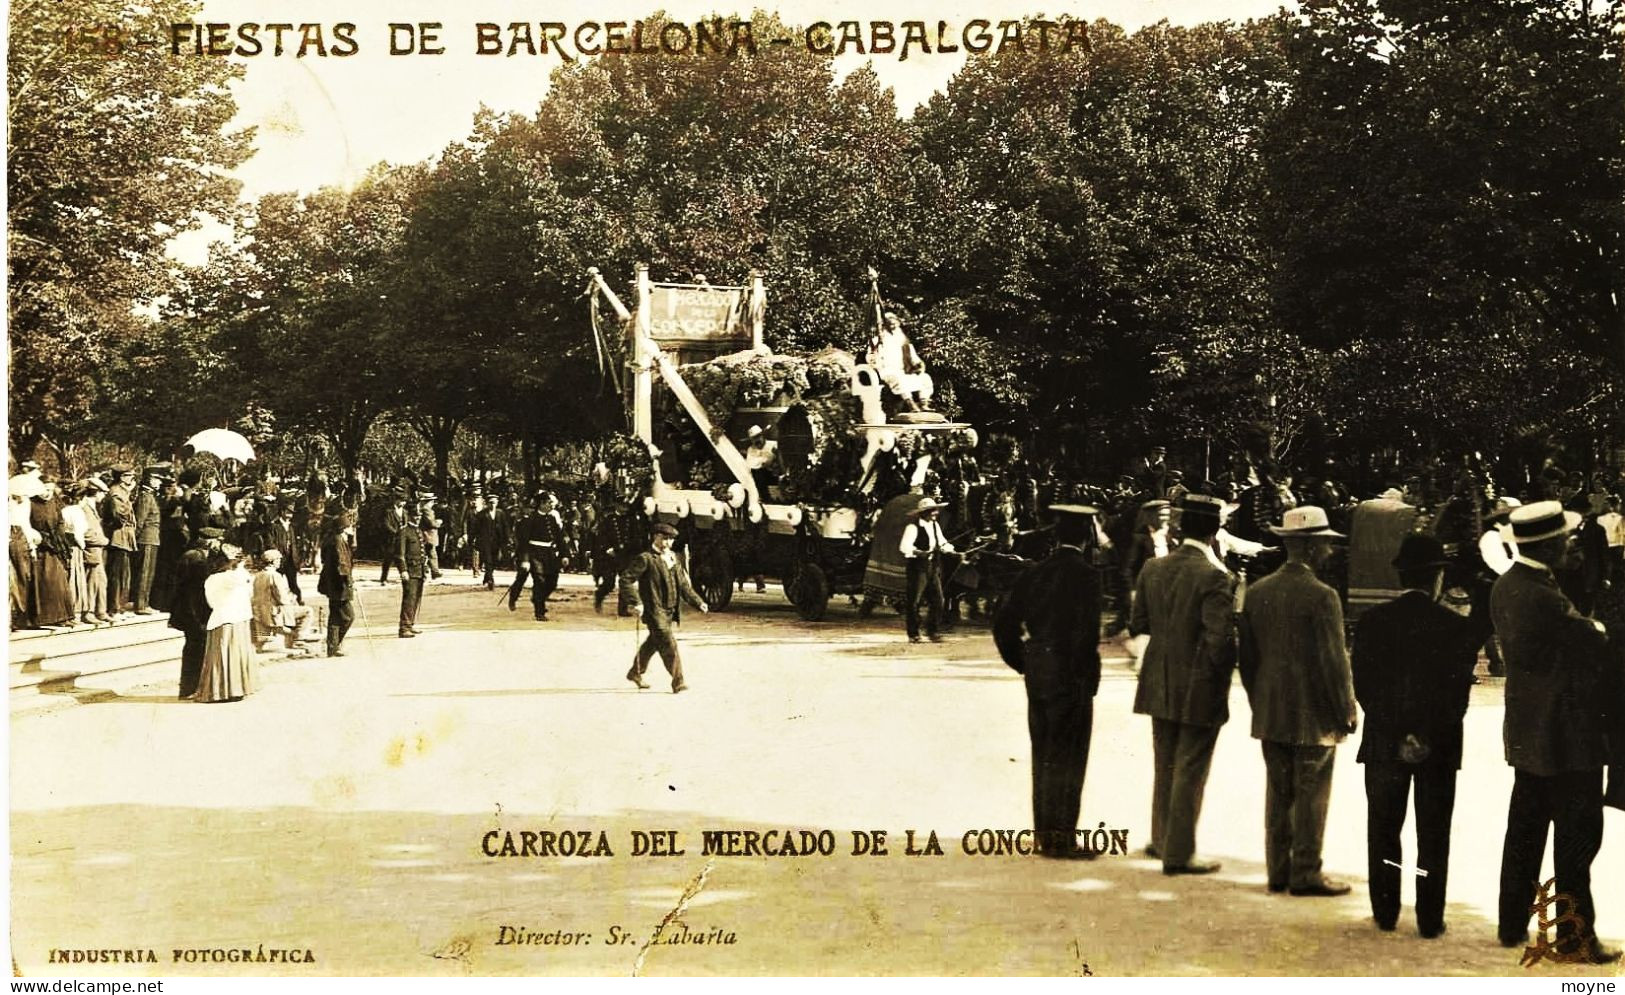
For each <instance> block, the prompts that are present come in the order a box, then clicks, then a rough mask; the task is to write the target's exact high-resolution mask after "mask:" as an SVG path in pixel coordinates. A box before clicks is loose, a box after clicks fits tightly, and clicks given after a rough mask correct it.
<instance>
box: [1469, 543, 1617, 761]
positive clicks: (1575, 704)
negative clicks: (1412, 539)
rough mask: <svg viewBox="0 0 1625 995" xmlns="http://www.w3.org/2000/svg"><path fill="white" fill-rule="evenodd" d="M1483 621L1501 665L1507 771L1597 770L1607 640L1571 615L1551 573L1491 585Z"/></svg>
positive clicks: (1604, 750)
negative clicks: (1488, 623)
mask: <svg viewBox="0 0 1625 995" xmlns="http://www.w3.org/2000/svg"><path fill="white" fill-rule="evenodd" d="M1490 616H1491V618H1492V619H1493V620H1494V622H1495V633H1496V635H1497V636H1499V637H1500V639H1501V654H1502V656H1504V657H1505V658H1506V667H1507V684H1506V719H1505V725H1504V727H1503V728H1504V739H1505V743H1506V758H1507V763H1508V764H1510V765H1511V766H1513V767H1515V768H1517V769H1518V770H1521V771H1524V772H1526V773H1530V774H1537V775H1540V776H1542V777H1552V776H1555V775H1557V774H1562V773H1565V772H1570V771H1586V770H1597V769H1598V768H1600V767H1602V766H1604V765H1605V764H1606V763H1607V762H1608V747H1609V744H1608V735H1607V733H1608V729H1607V723H1608V717H1607V713H1608V701H1607V690H1608V684H1607V679H1606V675H1605V668H1606V667H1607V665H1608V663H1607V661H1609V660H1610V659H1611V657H1610V654H1609V652H1608V650H1609V647H1608V637H1607V636H1605V635H1603V633H1601V632H1599V631H1597V628H1596V626H1594V625H1593V624H1592V622H1591V620H1590V619H1587V618H1585V617H1583V616H1582V615H1580V613H1579V612H1577V611H1575V609H1574V605H1573V604H1572V603H1571V602H1570V601H1569V599H1568V598H1566V597H1564V596H1563V592H1562V591H1560V590H1558V587H1557V581H1556V580H1555V579H1553V577H1552V574H1551V572H1550V571H1546V570H1538V569H1536V568H1534V567H1530V566H1526V565H1524V564H1522V563H1514V564H1513V565H1512V569H1510V570H1508V571H1507V572H1506V573H1505V574H1502V575H1501V577H1500V579H1499V580H1497V581H1496V582H1495V588H1494V589H1493V590H1492V591H1491V592H1490ZM1613 721H1614V723H1615V724H1616V725H1617V724H1618V722H1619V721H1620V719H1619V717H1618V716H1615V717H1614V719H1613ZM1616 735H1618V733H1617V732H1616Z"/></svg>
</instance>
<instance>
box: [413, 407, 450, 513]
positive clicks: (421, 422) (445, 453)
mask: <svg viewBox="0 0 1625 995" xmlns="http://www.w3.org/2000/svg"><path fill="white" fill-rule="evenodd" d="M406 422H407V424H408V425H411V426H412V431H414V432H416V433H417V434H418V435H420V436H422V437H423V441H424V442H426V443H428V444H429V448H430V449H431V450H433V451H434V477H435V486H436V487H438V488H439V492H438V493H441V494H444V493H446V491H447V489H448V487H449V485H450V483H451V480H450V478H451V448H452V445H453V444H454V443H455V442H456V440H457V429H458V427H459V426H460V425H462V423H463V419H462V418H460V417H458V416H454V415H408V416H407V419H406Z"/></svg>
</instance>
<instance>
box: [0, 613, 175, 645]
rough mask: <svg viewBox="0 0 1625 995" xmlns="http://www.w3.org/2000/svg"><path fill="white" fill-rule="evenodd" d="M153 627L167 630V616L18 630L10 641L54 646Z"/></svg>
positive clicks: (127, 616) (153, 615)
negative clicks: (90, 637) (96, 636)
mask: <svg viewBox="0 0 1625 995" xmlns="http://www.w3.org/2000/svg"><path fill="white" fill-rule="evenodd" d="M153 626H156V627H158V628H160V629H164V628H168V627H169V615H168V614H167V613H165V612H156V613H154V614H152V615H125V616H123V617H121V618H119V619H118V620H117V621H115V622H113V623H112V624H108V623H106V622H102V623H98V624H97V625H95V626H94V627H92V626H87V625H80V626H75V627H74V628H72V629H19V630H18V631H16V632H13V633H12V634H11V638H10V641H11V644H12V645H14V646H38V645H39V644H41V643H46V642H49V643H52V644H53V645H56V644H61V643H63V642H64V641H66V642H70V643H71V642H76V641H78V640H80V639H84V638H85V637H87V636H92V635H96V634H106V633H109V632H124V633H131V632H138V631H140V630H142V629H146V628H150V627H153Z"/></svg>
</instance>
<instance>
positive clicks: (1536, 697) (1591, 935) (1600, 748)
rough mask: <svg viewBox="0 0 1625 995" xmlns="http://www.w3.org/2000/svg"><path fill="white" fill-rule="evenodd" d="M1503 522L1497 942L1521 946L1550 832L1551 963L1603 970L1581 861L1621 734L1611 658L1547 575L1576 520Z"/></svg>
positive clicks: (1498, 589) (1591, 854)
mask: <svg viewBox="0 0 1625 995" xmlns="http://www.w3.org/2000/svg"><path fill="white" fill-rule="evenodd" d="M1510 517H1511V523H1512V534H1513V538H1514V539H1515V540H1516V541H1517V544H1518V555H1517V558H1516V560H1515V562H1514V563H1513V564H1512V567H1511V569H1509V570H1507V572H1506V573H1505V574H1502V575H1501V578H1500V579H1499V580H1497V581H1496V582H1495V588H1494V589H1493V590H1492V591H1491V592H1490V617H1491V619H1492V620H1493V621H1494V623H1495V633H1496V635H1497V636H1498V637H1499V638H1500V640H1501V651H1502V653H1503V655H1504V656H1505V658H1506V668H1507V678H1506V717H1505V724H1504V729H1503V736H1504V739H1505V744H1506V758H1507V764H1508V765H1510V766H1511V767H1512V769H1513V782H1512V799H1511V801H1510V803H1509V805H1508V809H1507V831H1506V842H1505V844H1504V846H1503V848H1502V851H1501V903H1500V923H1499V934H1500V939H1501V943H1502V945H1504V946H1509V947H1515V946H1520V945H1522V944H1524V943H1525V942H1527V940H1528V932H1527V928H1528V925H1529V916H1530V913H1531V910H1532V907H1533V905H1534V902H1535V896H1536V892H1537V891H1538V890H1539V878H1540V868H1541V859H1542V857H1543V856H1544V855H1545V852H1546V833H1547V827H1548V826H1550V827H1553V831H1554V836H1555V839H1554V843H1553V858H1552V862H1553V864H1554V866H1555V868H1556V873H1557V892H1558V893H1559V894H1562V895H1566V896H1568V898H1569V902H1568V903H1566V907H1565V903H1561V902H1560V903H1559V904H1558V905H1557V907H1556V908H1555V910H1554V911H1555V912H1556V913H1559V918H1558V922H1557V944H1556V946H1557V952H1558V953H1559V954H1563V955H1568V956H1569V957H1572V958H1574V959H1579V960H1585V961H1589V962H1591V963H1594V964H1606V963H1609V962H1611V961H1614V960H1617V959H1618V958H1619V956H1620V952H1619V951H1618V950H1611V949H1608V948H1605V947H1603V946H1601V945H1600V944H1599V943H1598V942H1597V937H1596V927H1597V924H1596V910H1595V906H1594V904H1593V902H1592V899H1591V861H1592V860H1593V859H1594V858H1595V857H1596V856H1597V851H1598V850H1599V849H1601V848H1602V826H1603V818H1602V772H1603V767H1604V766H1606V765H1607V763H1608V756H1609V749H1608V748H1609V742H1608V739H1609V736H1610V735H1619V728H1620V722H1621V717H1620V716H1619V715H1617V714H1616V715H1609V714H1608V702H1607V694H1606V690H1607V687H1608V680H1609V675H1608V674H1606V673H1605V668H1607V667H1608V666H1611V665H1613V664H1612V663H1611V661H1612V660H1613V658H1612V656H1611V655H1610V653H1609V646H1608V637H1607V635H1606V634H1605V633H1604V630H1603V627H1602V625H1601V624H1600V623H1598V622H1595V621H1593V620H1591V619H1588V618H1585V617H1583V616H1582V615H1580V613H1579V612H1577V611H1576V610H1575V608H1574V605H1573V603H1572V602H1570V601H1569V599H1568V598H1567V597H1565V596H1564V594H1563V592H1562V591H1561V590H1559V589H1558V586H1557V581H1556V579H1555V578H1554V577H1553V574H1552V571H1553V570H1554V569H1558V568H1560V567H1562V566H1563V565H1564V560H1565V559H1566V558H1567V556H1568V551H1569V535H1570V533H1571V532H1572V531H1573V530H1574V529H1575V528H1576V527H1577V526H1578V525H1579V524H1580V516H1579V515H1578V514H1576V513H1574V512H1566V511H1564V510H1563V506H1562V504H1560V503H1559V502H1557V501H1537V502H1534V503H1532V504H1528V505H1525V506H1523V507H1521V508H1515V509H1513V511H1512V514H1511V516H1510ZM1565 913H1566V914H1565ZM1543 914H1544V913H1543Z"/></svg>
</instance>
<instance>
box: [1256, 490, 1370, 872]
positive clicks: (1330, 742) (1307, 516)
mask: <svg viewBox="0 0 1625 995" xmlns="http://www.w3.org/2000/svg"><path fill="white" fill-rule="evenodd" d="M1270 531H1271V532H1273V533H1275V534H1276V535H1278V536H1280V537H1281V541H1282V544H1283V545H1285V546H1286V556H1287V559H1286V562H1285V563H1283V564H1282V565H1281V567H1280V568H1279V569H1277V570H1276V571H1275V572H1274V573H1272V574H1270V575H1269V576H1268V577H1265V578H1264V579H1263V580H1261V581H1259V582H1258V583H1257V584H1254V585H1253V587H1252V589H1251V590H1250V591H1248V592H1247V603H1246V607H1245V609H1244V610H1243V612H1242V616H1241V630H1242V631H1241V646H1242V659H1241V675H1242V680H1243V682H1244V683H1245V684H1246V685H1247V694H1248V700H1249V701H1250V702H1251V704H1252V708H1253V737H1254V738H1255V739H1258V740H1260V741H1262V744H1263V750H1264V768H1265V796H1264V833H1265V835H1264V860H1265V864H1266V869H1267V870H1268V872H1269V888H1270V891H1275V892H1279V891H1286V890H1287V889H1288V888H1290V889H1291V890H1292V894H1294V895H1346V894H1348V892H1349V886H1348V885H1347V884H1345V883H1344V882H1342V881H1335V880H1332V879H1331V878H1327V877H1325V876H1324V875H1323V874H1322V873H1321V859H1320V855H1321V844H1322V842H1323V841H1324V838H1325V834H1326V809H1327V807H1328V806H1329V805H1330V803H1331V796H1332V766H1333V762H1334V760H1335V758H1336V755H1337V744H1338V743H1339V742H1340V741H1341V740H1342V739H1343V738H1344V737H1345V736H1348V735H1350V734H1352V733H1353V732H1354V730H1355V729H1356V728H1357V727H1358V725H1359V716H1358V713H1357V712H1356V710H1355V704H1354V678H1353V675H1352V674H1351V673H1350V671H1349V658H1348V650H1347V648H1346V647H1345V645H1344V639H1343V607H1342V604H1341V603H1340V602H1339V600H1338V597H1337V592H1336V591H1334V590H1332V589H1331V588H1330V587H1328V586H1326V585H1325V584H1323V583H1321V581H1320V580H1319V578H1317V577H1316V576H1315V568H1316V567H1318V566H1320V565H1321V564H1323V563H1324V562H1325V561H1326V559H1327V558H1328V557H1329V556H1330V554H1331V540H1332V539H1335V538H1341V537H1342V536H1341V533H1338V532H1334V531H1332V529H1331V528H1330V527H1329V526H1328V524H1327V522H1326V512H1325V510H1324V509H1322V508H1319V507H1316V506H1314V505H1303V506H1302V507H1298V508H1292V509H1290V510H1289V511H1287V512H1286V513H1285V514H1284V515H1283V516H1282V521H1281V524H1280V525H1272V526H1270Z"/></svg>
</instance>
